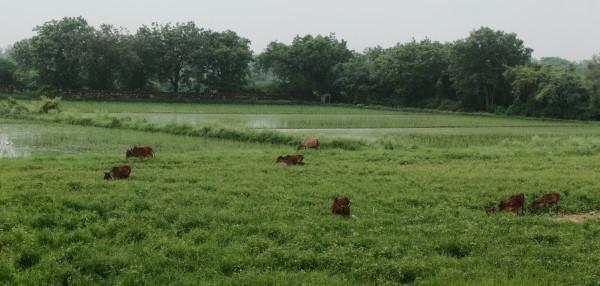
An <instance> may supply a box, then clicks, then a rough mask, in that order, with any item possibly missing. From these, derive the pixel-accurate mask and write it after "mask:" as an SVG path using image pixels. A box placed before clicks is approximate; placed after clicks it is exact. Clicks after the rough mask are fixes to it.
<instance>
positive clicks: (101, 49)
mask: <svg viewBox="0 0 600 286" xmlns="http://www.w3.org/2000/svg"><path fill="white" fill-rule="evenodd" d="M124 37H125V36H124V35H123V29H117V28H115V27H113V26H110V25H101V26H100V30H94V31H93V34H92V36H91V37H90V40H89V43H88V49H87V53H85V54H84V55H83V59H82V61H83V64H84V66H85V86H86V87H88V88H91V89H98V90H110V89H115V88H116V87H117V86H116V83H117V80H118V75H119V74H118V72H119V67H120V63H121V61H122V57H123V56H122V54H121V53H122V52H123V51H124V49H123V48H122V45H123V40H124Z"/></svg>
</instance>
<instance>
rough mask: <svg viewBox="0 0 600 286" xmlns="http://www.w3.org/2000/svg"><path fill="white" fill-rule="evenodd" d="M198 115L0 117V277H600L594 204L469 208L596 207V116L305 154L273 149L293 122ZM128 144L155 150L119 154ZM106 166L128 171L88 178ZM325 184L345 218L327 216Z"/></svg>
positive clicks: (416, 132) (409, 134)
mask: <svg viewBox="0 0 600 286" xmlns="http://www.w3.org/2000/svg"><path fill="white" fill-rule="evenodd" d="M246 108H248V107H246ZM369 112H371V111H369ZM386 112H387V111H386ZM471 118H472V119H473V120H476V121H478V120H480V118H479V117H471ZM461 120H462V119H461ZM467 123H468V122H467ZM500 123H502V122H500ZM476 124H478V123H473V124H472V125H476ZM553 124H554V123H553ZM573 124H574V126H573ZM467 125H469V124H467ZM564 125H567V126H564ZM203 128H205V126H196V125H191V124H186V123H185V122H162V123H157V122H149V121H143V120H137V119H128V118H116V117H112V116H108V115H107V114H101V113H100V114H95V115H93V116H87V115H77V114H74V113H73V112H64V114H57V115H52V116H35V117H28V118H23V119H19V120H15V119H0V134H8V137H7V138H8V139H9V140H11V142H12V143H13V144H14V145H17V146H23V145H28V146H29V147H30V148H31V150H32V151H31V154H30V157H25V158H0V161H1V163H0V174H2V176H1V178H2V180H1V181H0V241H2V242H3V244H4V247H3V248H2V252H0V284H5V285H204V284H206V285H282V284H284V285H288V284H291V285H302V284H303V285H323V284H331V285H348V284H350V285H398V284H429V285H481V284H484V285H539V284H552V285H554V284H558V285H596V284H598V276H597V269H596V268H597V267H596V265H597V264H598V261H600V242H599V241H598V240H597V239H596V237H597V235H598V234H599V233H600V227H598V220H597V219H596V220H594V219H592V220H587V221H585V222H583V223H581V224H575V223H571V222H564V221H557V220H555V214H554V213H553V212H552V211H549V210H548V211H541V212H536V213H533V212H529V211H527V212H526V213H525V214H524V215H514V214H508V213H497V214H495V215H493V216H487V215H486V214H485V212H484V211H483V207H484V206H485V205H486V204H488V203H491V204H494V205H497V203H498V202H499V201H500V200H503V199H505V198H507V197H508V196H510V195H512V194H514V193H517V192H523V193H525V197H526V203H527V204H528V203H530V202H531V201H532V200H533V199H534V198H536V197H538V196H541V195H542V194H545V193H549V192H559V193H560V194H561V195H562V198H561V214H577V213H586V212H590V211H598V206H599V205H600V193H598V192H597V190H598V189H600V175H599V174H600V167H598V166H599V165H598V163H597V162H598V161H599V160H600V152H599V150H598V146H599V145H600V139H599V138H600V136H598V133H596V132H597V131H596V129H595V128H596V127H594V124H589V125H588V124H586V123H581V124H580V123H577V122H575V123H573V122H559V123H558V125H551V126H545V127H544V128H524V127H523V128H519V127H517V128H509V127H500V126H499V125H497V126H495V127H493V128H487V127H486V128H481V127H478V128H471V129H463V128H439V127H436V128H412V129H410V130H402V132H395V133H394V132H389V131H385V130H380V131H381V132H382V133H374V134H372V136H373V137H374V138H375V139H374V140H354V139H348V138H345V139H344V140H341V141H339V142H341V143H336V142H338V141H336V140H339V138H340V137H338V136H337V135H333V134H332V135H329V136H327V134H323V135H324V136H325V137H323V138H324V139H325V142H326V144H324V146H323V147H324V148H323V150H321V151H314V150H302V151H300V153H302V154H303V155H304V157H305V159H304V161H305V165H304V166H284V165H280V164H276V163H275V162H274V161H275V158H276V157H277V156H279V155H285V154H292V153H295V152H297V151H296V150H294V148H293V145H294V144H293V143H296V142H293V141H294V140H298V139H300V138H301V137H300V136H299V135H297V134H280V133H278V132H273V131H269V132H266V133H264V134H259V133H260V132H257V131H256V130H245V129H241V128H240V129H237V128H235V127H231V126H220V125H217V126H210V125H209V126H207V127H206V129H205V130H204V129H203ZM237 132H239V133H237ZM271 132H272V134H273V135H270V133H271ZM308 132H309V133H312V132H311V131H310V130H309V131H308ZM210 134H216V135H214V136H213V135H210ZM254 136H257V137H258V138H257V139H256V140H255V139H252V138H255V137H254ZM260 136H264V137H260ZM270 136H272V138H280V137H278V136H282V137H281V138H293V139H294V140H291V139H290V140H291V141H285V140H282V141H281V142H282V143H279V142H280V141H277V140H280V139H271V137H270ZM270 140H273V141H270ZM336 144H341V145H344V146H343V147H339V146H336ZM355 144H356V145H355ZM133 145H151V146H152V147H154V149H155V150H156V155H155V157H154V158H151V159H134V158H130V159H125V154H124V153H125V150H126V149H128V148H130V147H131V146H133ZM334 147H335V148H334ZM120 164H129V165H131V166H132V174H131V176H130V178H129V179H127V180H115V181H105V180H103V172H105V171H107V170H109V169H110V168H111V167H112V166H115V165H120ZM337 195H345V196H348V197H349V198H350V200H351V201H352V214H353V217H352V218H350V219H343V218H342V217H339V216H333V215H331V214H330V212H329V207H330V204H331V198H332V197H333V196H337Z"/></svg>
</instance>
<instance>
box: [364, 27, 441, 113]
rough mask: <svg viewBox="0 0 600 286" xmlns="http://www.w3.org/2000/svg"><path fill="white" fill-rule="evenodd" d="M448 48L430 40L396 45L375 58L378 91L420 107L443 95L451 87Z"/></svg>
mask: <svg viewBox="0 0 600 286" xmlns="http://www.w3.org/2000/svg"><path fill="white" fill-rule="evenodd" d="M446 51H447V48H446V46H445V45H444V44H441V43H439V42H432V41H431V40H429V39H426V40H423V41H421V42H416V41H414V40H413V41H412V42H409V43H406V44H398V45H396V46H395V47H392V48H389V49H387V50H386V51H385V52H384V53H383V54H382V55H381V56H380V57H378V58H377V60H376V61H375V68H374V69H373V75H372V76H373V77H374V79H375V82H376V83H377V85H378V87H379V91H380V92H382V93H383V94H385V95H387V97H389V98H390V99H392V101H394V102H398V103H399V104H401V105H403V106H407V107H409V106H410V107H423V106H425V104H426V103H427V101H428V100H429V99H431V98H445V97H447V96H446V95H445V94H444V93H445V92H446V91H447V89H448V88H449V86H450V82H449V78H448V57H447V52H446Z"/></svg>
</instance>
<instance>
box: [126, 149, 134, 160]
mask: <svg viewBox="0 0 600 286" xmlns="http://www.w3.org/2000/svg"><path fill="white" fill-rule="evenodd" d="M129 157H133V150H132V149H129V150H127V151H125V158H129Z"/></svg>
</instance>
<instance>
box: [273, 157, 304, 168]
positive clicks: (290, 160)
mask: <svg viewBox="0 0 600 286" xmlns="http://www.w3.org/2000/svg"><path fill="white" fill-rule="evenodd" d="M302 160H304V156H302V155H301V154H297V155H286V156H285V157H283V156H279V157H277V160H275V163H285V164H286V165H288V166H289V165H304V162H302Z"/></svg>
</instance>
